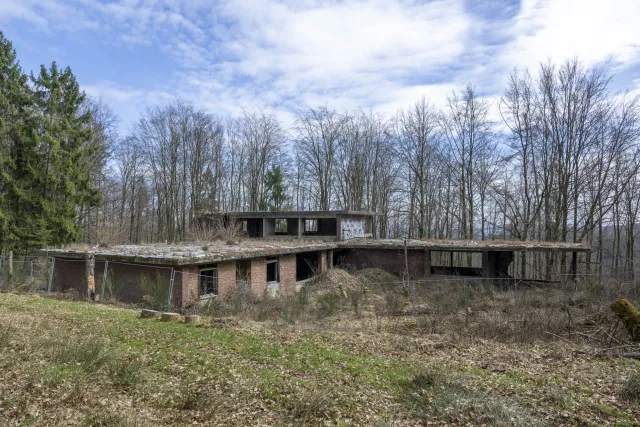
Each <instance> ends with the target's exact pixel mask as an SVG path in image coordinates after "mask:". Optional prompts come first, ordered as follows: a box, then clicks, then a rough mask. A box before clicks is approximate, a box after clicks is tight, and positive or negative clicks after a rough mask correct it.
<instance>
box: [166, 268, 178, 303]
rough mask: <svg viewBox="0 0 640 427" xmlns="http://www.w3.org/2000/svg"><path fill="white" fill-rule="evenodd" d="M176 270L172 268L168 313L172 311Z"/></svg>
mask: <svg viewBox="0 0 640 427" xmlns="http://www.w3.org/2000/svg"><path fill="white" fill-rule="evenodd" d="M175 275H176V270H175V269H174V268H173V267H171V278H170V279H169V295H167V311H171V296H172V295H173V279H174V278H175Z"/></svg>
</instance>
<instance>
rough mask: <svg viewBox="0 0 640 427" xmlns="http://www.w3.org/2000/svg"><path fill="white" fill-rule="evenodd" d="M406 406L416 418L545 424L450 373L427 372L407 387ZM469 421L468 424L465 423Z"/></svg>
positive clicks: (513, 405) (522, 424)
mask: <svg viewBox="0 0 640 427" xmlns="http://www.w3.org/2000/svg"><path fill="white" fill-rule="evenodd" d="M405 402H406V403H407V404H408V405H409V406H410V408H411V413H412V415H413V416H414V417H415V418H419V419H430V418H432V417H433V416H436V417H438V418H443V419H447V420H449V421H450V422H461V421H462V424H467V423H471V422H473V423H474V424H475V423H478V424H479V425H487V426H523V427H524V426H536V425H544V422H542V420H539V419H537V418H536V417H534V416H533V414H531V413H529V411H528V410H527V409H525V408H523V407H520V406H519V405H516V404H514V403H512V402H511V401H510V400H508V399H505V398H503V397H501V396H498V395H493V394H489V393H485V392H482V391H478V390H474V389H471V388H468V387H466V386H465V385H464V383H463V381H461V379H458V378H455V377H453V376H452V375H451V374H450V373H449V374H448V373H443V372H441V371H434V370H427V371H426V372H424V373H422V374H419V375H416V376H415V377H414V378H413V379H412V380H411V381H410V382H409V383H408V384H406V393H405ZM465 421H466V422H465Z"/></svg>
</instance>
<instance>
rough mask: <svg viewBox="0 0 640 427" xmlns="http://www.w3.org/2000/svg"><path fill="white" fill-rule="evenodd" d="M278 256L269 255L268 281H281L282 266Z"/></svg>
mask: <svg viewBox="0 0 640 427" xmlns="http://www.w3.org/2000/svg"><path fill="white" fill-rule="evenodd" d="M279 264H280V263H279V262H278V257H267V282H279V281H280V266H279Z"/></svg>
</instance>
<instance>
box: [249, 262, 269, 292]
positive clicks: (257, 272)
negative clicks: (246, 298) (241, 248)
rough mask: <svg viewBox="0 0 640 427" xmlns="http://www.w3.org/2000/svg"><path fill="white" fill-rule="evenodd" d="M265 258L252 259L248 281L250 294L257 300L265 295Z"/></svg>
mask: <svg viewBox="0 0 640 427" xmlns="http://www.w3.org/2000/svg"><path fill="white" fill-rule="evenodd" d="M266 260H267V259H266V258H265V257H260V258H252V259H251V271H250V272H249V280H250V281H251V293H253V295H254V296H255V297H257V298H263V297H264V296H265V294H266V293H267V264H266Z"/></svg>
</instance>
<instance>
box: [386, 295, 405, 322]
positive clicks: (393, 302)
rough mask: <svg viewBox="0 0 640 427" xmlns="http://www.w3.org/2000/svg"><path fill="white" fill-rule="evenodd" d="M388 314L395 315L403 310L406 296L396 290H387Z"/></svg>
mask: <svg viewBox="0 0 640 427" xmlns="http://www.w3.org/2000/svg"><path fill="white" fill-rule="evenodd" d="M384 301H385V303H386V309H387V314H388V315H390V316H391V315H393V314H396V313H399V312H401V311H402V309H403V307H404V301H405V298H404V297H403V296H402V295H400V294H398V293H396V292H393V291H391V292H387V293H386V294H385V296H384Z"/></svg>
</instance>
